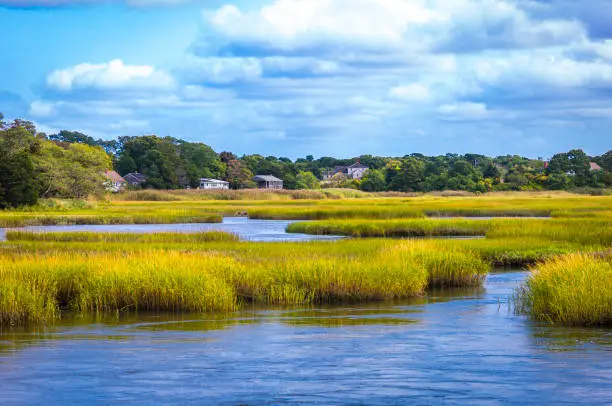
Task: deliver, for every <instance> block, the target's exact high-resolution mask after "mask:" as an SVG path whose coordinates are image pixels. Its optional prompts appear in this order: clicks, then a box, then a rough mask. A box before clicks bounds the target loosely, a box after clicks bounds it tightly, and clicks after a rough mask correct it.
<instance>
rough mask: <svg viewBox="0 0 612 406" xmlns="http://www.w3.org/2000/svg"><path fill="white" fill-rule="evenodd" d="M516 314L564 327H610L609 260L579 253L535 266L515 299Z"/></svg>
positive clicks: (611, 263)
mask: <svg viewBox="0 0 612 406" xmlns="http://www.w3.org/2000/svg"><path fill="white" fill-rule="evenodd" d="M515 303H516V309H517V311H518V312H519V313H525V314H528V315H530V316H531V317H533V318H534V319H536V320H540V321H544V322H549V323H559V324H564V325H610V324H612V257H610V256H599V257H597V256H595V255H587V254H581V253H574V254H569V255H566V256H563V257H558V258H553V259H550V260H548V261H545V262H542V263H539V264H537V265H536V266H534V268H533V272H532V274H531V275H530V277H529V278H528V279H527V282H526V283H525V286H524V287H523V288H520V289H519V290H518V291H517V293H516V296H515Z"/></svg>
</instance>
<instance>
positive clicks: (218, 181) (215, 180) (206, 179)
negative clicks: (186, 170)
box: [200, 178, 229, 185]
mask: <svg viewBox="0 0 612 406" xmlns="http://www.w3.org/2000/svg"><path fill="white" fill-rule="evenodd" d="M202 182H205V183H223V184H228V185H229V182H226V181H224V180H219V179H211V178H202V179H200V183H202Z"/></svg>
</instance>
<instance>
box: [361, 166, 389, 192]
mask: <svg viewBox="0 0 612 406" xmlns="http://www.w3.org/2000/svg"><path fill="white" fill-rule="evenodd" d="M360 188H361V190H364V191H366V192H382V191H383V190H386V189H387V182H386V181H385V174H384V172H383V171H381V170H376V169H370V170H368V171H367V172H366V173H365V175H364V176H363V179H362V180H361V185H360Z"/></svg>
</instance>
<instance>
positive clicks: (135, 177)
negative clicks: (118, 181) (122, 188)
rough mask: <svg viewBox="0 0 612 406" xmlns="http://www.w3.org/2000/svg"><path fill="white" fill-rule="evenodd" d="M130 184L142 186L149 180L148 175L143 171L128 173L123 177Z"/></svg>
mask: <svg viewBox="0 0 612 406" xmlns="http://www.w3.org/2000/svg"><path fill="white" fill-rule="evenodd" d="M123 179H125V181H126V182H127V184H128V185H129V186H134V187H140V186H142V184H143V183H145V182H146V181H147V177H146V176H145V175H143V174H142V173H138V172H133V173H128V174H127V175H125V176H124V177H123Z"/></svg>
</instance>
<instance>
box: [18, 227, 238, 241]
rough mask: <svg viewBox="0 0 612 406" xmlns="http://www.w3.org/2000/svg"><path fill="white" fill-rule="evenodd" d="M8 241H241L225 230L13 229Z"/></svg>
mask: <svg viewBox="0 0 612 406" xmlns="http://www.w3.org/2000/svg"><path fill="white" fill-rule="evenodd" d="M6 239H7V240H8V241H46V242H50V241H55V242H97V243H111V242H119V243H164V242H174V243H180V242H185V243H190V242H194V243H198V242H212V241H215V242H219V241H224V242H227V241H239V238H238V236H237V235H235V234H232V233H227V232H224V231H205V232H200V233H153V234H144V233H143V234H137V233H93V232H62V233H56V232H53V233H48V232H32V231H18V230H11V231H7V232H6Z"/></svg>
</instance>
